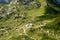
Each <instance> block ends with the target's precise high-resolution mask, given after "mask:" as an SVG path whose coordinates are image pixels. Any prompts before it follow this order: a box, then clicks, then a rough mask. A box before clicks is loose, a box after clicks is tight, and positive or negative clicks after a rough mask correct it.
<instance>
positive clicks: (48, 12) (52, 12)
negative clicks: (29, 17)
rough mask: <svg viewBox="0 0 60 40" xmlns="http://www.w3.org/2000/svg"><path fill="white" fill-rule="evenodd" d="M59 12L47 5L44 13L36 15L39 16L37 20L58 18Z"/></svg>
mask: <svg viewBox="0 0 60 40" xmlns="http://www.w3.org/2000/svg"><path fill="white" fill-rule="evenodd" d="M57 13H58V12H57V11H56V10H54V9H52V8H47V7H46V11H45V13H44V15H42V16H37V17H36V18H37V20H36V21H43V20H49V19H50V20H51V19H54V18H56V16H57Z"/></svg>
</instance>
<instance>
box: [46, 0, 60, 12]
mask: <svg viewBox="0 0 60 40" xmlns="http://www.w3.org/2000/svg"><path fill="white" fill-rule="evenodd" d="M47 6H49V7H50V8H52V9H54V10H55V11H57V12H60V0H47Z"/></svg>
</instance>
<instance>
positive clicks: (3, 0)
mask: <svg viewBox="0 0 60 40" xmlns="http://www.w3.org/2000/svg"><path fill="white" fill-rule="evenodd" d="M10 2H11V0H0V3H10Z"/></svg>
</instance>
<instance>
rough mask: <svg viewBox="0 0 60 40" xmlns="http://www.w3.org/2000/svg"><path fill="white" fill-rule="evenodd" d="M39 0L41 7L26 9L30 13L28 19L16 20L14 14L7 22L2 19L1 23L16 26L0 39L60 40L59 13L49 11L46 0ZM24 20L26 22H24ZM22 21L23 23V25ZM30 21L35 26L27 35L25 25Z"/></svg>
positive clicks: (28, 30)
mask: <svg viewBox="0 0 60 40" xmlns="http://www.w3.org/2000/svg"><path fill="white" fill-rule="evenodd" d="M39 1H40V2H41V7H40V8H39V9H32V10H26V12H27V13H28V14H27V15H28V18H27V19H26V21H25V20H21V19H16V20H14V19H13V18H14V17H13V16H11V18H10V19H9V20H8V21H7V22H4V21H1V22H0V24H2V25H3V26H8V27H9V26H10V27H11V26H14V28H13V29H12V30H11V31H9V34H8V36H2V37H0V40H24V39H25V40H59V39H60V38H59V37H60V33H59V32H58V31H59V30H58V29H59V27H60V26H59V25H58V24H57V22H60V21H59V20H60V19H59V18H60V16H59V14H57V15H56V14H54V13H55V12H52V13H51V12H49V10H48V8H47V7H46V1H45V0H39ZM27 20H28V21H27ZM23 21H25V22H24V23H23ZM37 21H38V22H40V21H42V22H43V23H42V24H41V25H43V26H41V25H39V24H38V23H37ZM20 22H21V23H22V24H21V25H20ZM29 22H32V23H33V24H34V26H33V28H32V29H27V31H26V33H27V35H25V34H24V31H23V30H24V26H25V24H27V23H29ZM16 28H17V30H18V31H17V30H16ZM20 34H21V35H20Z"/></svg>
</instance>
